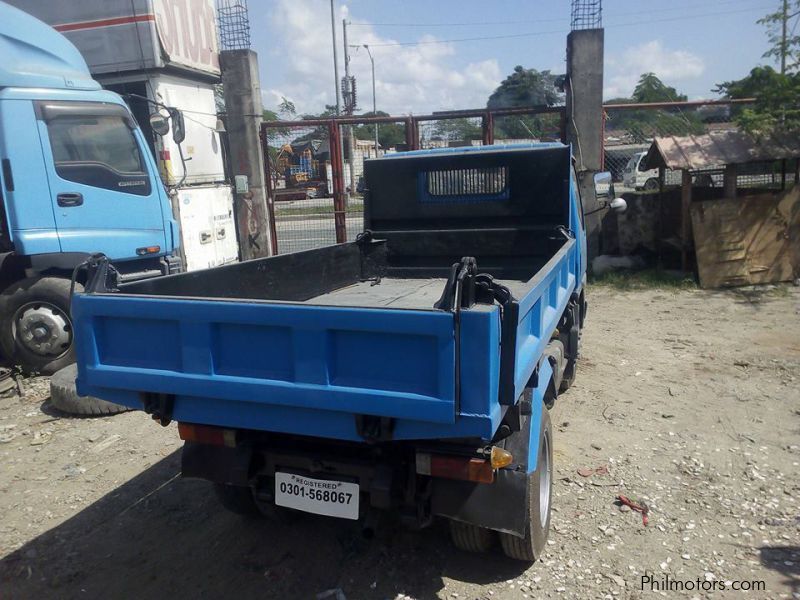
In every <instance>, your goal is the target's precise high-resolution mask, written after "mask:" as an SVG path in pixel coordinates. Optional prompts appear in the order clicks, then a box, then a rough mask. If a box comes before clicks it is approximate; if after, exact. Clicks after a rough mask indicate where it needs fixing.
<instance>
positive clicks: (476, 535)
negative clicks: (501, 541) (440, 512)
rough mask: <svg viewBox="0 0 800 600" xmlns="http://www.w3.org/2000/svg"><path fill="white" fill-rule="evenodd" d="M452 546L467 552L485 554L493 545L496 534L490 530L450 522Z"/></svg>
mask: <svg viewBox="0 0 800 600" xmlns="http://www.w3.org/2000/svg"><path fill="white" fill-rule="evenodd" d="M450 537H451V538H452V540H453V545H454V546H455V547H456V548H458V549H459V550H466V551H467V552H486V551H487V550H490V549H491V548H492V546H494V545H495V542H496V541H497V534H496V533H495V532H494V531H492V530H491V529H486V528H485V527H478V526H477V525H472V524H470V523H462V522H461V521H450Z"/></svg>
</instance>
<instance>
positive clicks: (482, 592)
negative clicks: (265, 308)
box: [0, 286, 800, 600]
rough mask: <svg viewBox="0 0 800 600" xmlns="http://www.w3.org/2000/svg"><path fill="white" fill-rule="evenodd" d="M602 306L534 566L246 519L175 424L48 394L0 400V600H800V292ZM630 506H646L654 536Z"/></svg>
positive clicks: (345, 530)
mask: <svg viewBox="0 0 800 600" xmlns="http://www.w3.org/2000/svg"><path fill="white" fill-rule="evenodd" d="M589 294H590V295H589V300H590V312H589V319H588V323H587V328H586V332H585V337H584V346H583V359H582V363H581V365H580V368H579V372H578V380H577V383H576V385H575V386H574V387H573V388H572V389H571V390H570V391H569V392H568V393H566V394H563V395H562V396H561V397H560V398H559V399H558V402H557V404H556V406H555V408H554V411H553V422H554V425H555V428H556V431H555V438H556V439H555V443H556V450H555V461H556V464H557V473H556V483H555V488H554V493H555V497H554V511H555V512H554V514H553V519H552V531H551V534H550V540H549V542H548V544H549V545H548V552H547V553H546V556H545V557H544V560H543V561H542V562H539V563H537V564H535V565H534V566H533V567H530V568H525V566H524V565H522V564H518V563H514V562H512V561H510V560H508V559H505V558H504V557H503V556H502V555H501V554H500V553H499V552H495V553H494V554H489V555H470V554H467V553H463V552H460V551H457V550H455V549H454V548H453V547H452V546H451V545H450V542H449V540H448V537H447V529H446V527H445V526H444V524H438V525H436V526H434V527H433V528H430V529H428V530H425V531H423V532H421V533H410V532H406V531H403V530H401V529H399V528H397V527H395V526H393V525H391V524H386V525H384V526H383V527H382V528H381V529H380V530H379V532H378V534H377V537H376V538H375V539H373V540H370V541H368V540H365V539H363V538H362V537H361V536H360V532H359V529H358V528H357V526H355V525H354V524H352V523H351V522H343V521H338V520H333V519H325V518H322V517H319V518H317V517H314V516H311V515H299V516H298V517H297V518H295V519H293V520H291V521H288V522H287V521H278V522H274V521H255V522H254V521H247V520H243V519H242V518H240V517H237V516H235V515H232V514H229V513H226V512H225V511H224V510H223V509H222V508H221V507H220V506H219V505H218V504H217V501H216V499H215V497H214V496H213V495H212V493H211V489H210V486H209V485H208V484H206V483H204V482H201V481H191V480H182V479H180V478H178V476H177V474H178V472H179V461H180V452H179V448H180V442H179V440H178V436H177V431H176V429H175V426H174V425H173V426H170V427H167V428H161V427H159V426H158V425H156V424H155V423H153V422H152V421H150V420H149V418H148V417H147V416H145V415H144V414H142V413H126V414H123V415H119V416H115V417H106V418H94V419H81V418H68V417H64V416H61V415H59V414H57V413H56V412H55V411H54V410H53V409H52V408H51V407H50V406H49V402H48V401H47V396H48V390H47V381H46V380H45V379H38V380H28V381H27V382H25V386H26V393H25V395H24V396H23V397H21V398H20V397H18V396H12V397H7V398H4V399H0V598H3V599H4V600H5V599H7V598H37V599H38V598H124V597H130V598H137V599H144V598H165V597H166V598H172V599H178V598H222V597H234V596H235V597H237V598H315V597H316V596H317V594H320V593H321V592H325V591H327V590H336V589H339V590H340V591H341V592H340V594H339V596H338V598H339V599H341V598H343V597H346V598H348V599H350V600H352V599H354V598H356V599H360V598H368V599H372V598H374V599H384V598H389V599H399V598H415V599H421V598H456V599H466V598H480V599H489V598H492V599H494V598H542V597H547V598H550V597H552V598H648V597H657V596H658V592H655V591H650V587H649V586H645V589H644V590H642V585H641V582H642V577H643V576H649V577H651V578H652V579H653V580H655V581H656V582H663V581H664V578H665V577H666V576H669V578H671V579H672V580H676V581H677V580H680V581H691V582H692V583H693V584H695V585H702V584H703V582H710V583H713V582H717V585H720V584H726V582H727V586H728V587H730V586H731V585H732V582H733V581H743V582H750V581H763V582H765V586H766V589H765V590H764V591H757V592H749V593H746V592H740V591H737V592H734V591H731V590H728V591H716V592H713V593H711V592H704V591H702V590H701V591H699V592H697V591H692V592H683V593H681V592H673V593H662V594H661V595H662V596H677V597H698V598H699V597H712V596H713V597H720V598H728V597H729V598H741V597H746V598H800V510H799V509H800V506H799V504H800V475H799V473H800V468H799V467H798V463H800V435H799V434H800V288H793V287H788V288H784V287H781V288H777V289H772V290H769V291H764V290H760V291H753V290H750V291H748V292H742V291H739V292H706V291H698V290H680V291H678V290H652V289H651V290H643V291H620V290H617V289H614V288H612V287H602V286H595V287H594V288H592V289H591V290H590V292H589ZM597 467H605V468H606V469H607V471H608V472H607V473H603V469H601V471H600V473H594V474H589V471H587V470H586V469H596V468H597ZM579 470H581V473H580V474H579V473H578V471H579ZM584 475H588V476H584ZM618 494H625V495H628V496H630V497H633V498H637V499H639V500H643V501H646V502H647V504H648V505H649V507H650V511H651V512H650V518H649V524H648V525H647V526H646V527H645V526H643V524H642V518H641V515H639V514H638V513H636V512H631V511H624V512H623V511H622V510H620V509H619V508H618V507H617V506H616V505H615V504H614V500H615V498H616V496H617V495H618ZM705 585H707V586H708V583H706V584H705ZM756 585H757V584H756ZM327 597H329V598H337V596H336V593H335V592H334V591H332V592H330V594H329V595H328V596H327Z"/></svg>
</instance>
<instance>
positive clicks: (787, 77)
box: [714, 66, 800, 135]
mask: <svg viewBox="0 0 800 600" xmlns="http://www.w3.org/2000/svg"><path fill="white" fill-rule="evenodd" d="M714 91H716V92H717V93H721V94H722V95H723V96H724V97H725V98H732V99H737V98H755V99H756V101H755V104H754V105H753V106H751V107H747V108H744V109H741V110H738V111H736V113H735V119H736V122H737V123H738V124H739V126H740V127H742V129H744V130H745V131H748V132H750V133H752V134H756V135H761V134H770V133H772V132H774V131H781V132H786V133H798V134H800V72H797V73H786V74H781V73H778V72H777V71H775V69H773V68H772V67H768V66H767V67H755V68H754V69H753V70H751V71H750V73H749V74H748V75H747V76H746V77H743V78H742V79H739V80H736V81H725V82H723V83H720V84H719V85H718V86H717V87H716V89H715V90H714Z"/></svg>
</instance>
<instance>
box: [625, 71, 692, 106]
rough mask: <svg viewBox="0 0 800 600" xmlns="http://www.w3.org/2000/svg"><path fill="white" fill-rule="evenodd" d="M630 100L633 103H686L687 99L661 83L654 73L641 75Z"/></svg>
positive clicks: (684, 95)
mask: <svg viewBox="0 0 800 600" xmlns="http://www.w3.org/2000/svg"><path fill="white" fill-rule="evenodd" d="M631 99H632V100H633V101H634V102H686V100H687V97H686V94H679V93H678V90H676V89H675V88H674V87H670V86H668V85H667V84H665V83H664V82H663V81H661V80H660V79H659V78H658V77H656V74H655V73H643V74H642V75H641V76H640V77H639V83H637V84H636V87H635V88H634V90H633V95H632V96H631Z"/></svg>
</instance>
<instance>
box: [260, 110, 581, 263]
mask: <svg viewBox="0 0 800 600" xmlns="http://www.w3.org/2000/svg"><path fill="white" fill-rule="evenodd" d="M536 114H559V115H560V121H559V135H560V138H561V141H562V142H566V129H567V120H566V114H565V109H564V107H563V106H531V107H519V108H502V109H489V108H478V109H471V110H454V111H444V112H435V113H431V114H427V115H413V116H412V115H409V116H386V117H352V116H344V117H342V116H340V117H330V118H321V119H302V120H294V121H289V120H282V121H264V122H263V123H262V124H261V131H260V139H261V145H262V149H263V153H264V166H263V168H264V172H265V175H266V177H265V181H266V187H267V212H268V219H269V224H268V226H269V231H270V234H271V235H270V237H271V247H272V253H273V254H278V253H279V251H280V248H279V247H278V235H277V224H276V217H275V200H274V191H275V190H274V186H273V182H272V177H271V176H270V156H269V143H268V137H267V132H268V131H269V130H270V129H282V128H287V129H294V128H308V127H324V128H326V130H327V132H328V136H329V146H330V153H331V172H332V174H333V181H332V188H333V214H334V227H335V232H336V243H338V244H340V243H343V242H346V241H347V217H346V202H345V184H344V156H343V154H342V146H341V144H340V141H341V132H340V130H339V127H340V126H342V125H375V124H391V123H394V124H402V125H403V126H404V129H405V141H406V147H407V148H408V149H409V150H418V149H419V148H420V139H419V138H420V123H422V122H425V121H438V120H445V119H460V118H470V117H472V118H480V119H481V130H482V136H481V137H482V142H483V143H484V144H486V145H491V144H493V143H494V139H495V138H494V127H495V119H496V118H497V117H506V116H512V115H536Z"/></svg>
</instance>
